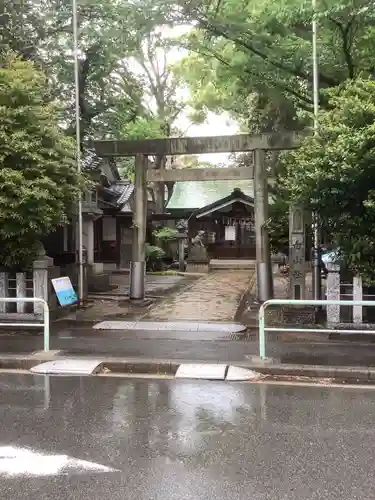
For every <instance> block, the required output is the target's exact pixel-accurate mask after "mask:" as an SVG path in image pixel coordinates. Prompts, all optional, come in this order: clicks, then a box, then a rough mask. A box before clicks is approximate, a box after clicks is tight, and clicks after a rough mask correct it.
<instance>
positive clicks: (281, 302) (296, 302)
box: [259, 299, 375, 359]
mask: <svg viewBox="0 0 375 500" xmlns="http://www.w3.org/2000/svg"><path fill="white" fill-rule="evenodd" d="M327 305H328V306H330V305H332V306H372V307H375V301H373V300H313V299H311V300H303V299H270V300H267V301H266V302H264V303H263V304H262V305H261V306H260V309H259V357H260V359H267V358H266V332H310V333H338V332H342V333H368V332H369V331H371V330H357V329H351V330H344V329H341V328H340V329H337V328H301V327H298V328H284V327H282V326H280V327H279V326H275V327H270V326H266V325H265V310H266V308H267V307H268V306H327Z"/></svg>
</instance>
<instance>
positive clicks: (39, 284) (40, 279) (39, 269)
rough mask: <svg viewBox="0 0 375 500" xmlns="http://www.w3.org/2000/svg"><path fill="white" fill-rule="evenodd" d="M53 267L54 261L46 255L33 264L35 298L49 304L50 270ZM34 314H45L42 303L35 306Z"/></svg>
mask: <svg viewBox="0 0 375 500" xmlns="http://www.w3.org/2000/svg"><path fill="white" fill-rule="evenodd" d="M50 266H53V259H52V258H51V257H47V256H46V255H44V256H40V257H39V258H38V260H35V261H34V264H33V285H34V297H38V298H41V299H44V300H45V301H46V302H48V299H49V296H48V290H49V283H48V268H49V267H50ZM34 314H43V305H42V304H41V303H35V304H34Z"/></svg>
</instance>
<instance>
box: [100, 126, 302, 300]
mask: <svg viewBox="0 0 375 500" xmlns="http://www.w3.org/2000/svg"><path fill="white" fill-rule="evenodd" d="M298 143H299V140H298V136H297V134H296V133H294V132H290V133H274V134H260V135H248V134H242V135H231V136H217V137H187V138H169V139H145V140H104V141H93V143H92V145H93V146H94V148H95V151H96V154H97V155H98V156H100V157H103V158H106V157H107V158H108V157H111V158H113V157H125V156H135V181H134V183H135V214H134V228H133V231H134V232H133V247H132V263H131V277H130V298H131V299H143V298H144V290H145V287H144V279H145V278H144V277H145V242H146V222H147V220H146V218H147V190H146V185H147V182H172V181H208V180H237V179H254V212H255V238H256V272H257V298H258V300H259V301H261V302H263V301H265V300H267V299H269V298H272V296H273V282H272V268H271V258H270V251H269V243H268V232H267V229H266V227H265V223H266V221H267V219H268V176H269V172H268V169H267V165H266V161H265V153H266V151H280V150H289V149H294V148H296V147H298ZM250 151H252V152H253V154H254V162H253V165H252V166H250V167H234V168H233V167H232V168H220V169H212V168H192V169H185V170H183V169H182V170H173V169H172V170H166V169H160V170H153V169H151V168H150V165H149V162H148V156H176V155H186V154H205V153H234V152H250ZM292 220H293V217H291V221H292ZM291 226H292V225H291ZM300 226H301V221H300V220H299V222H298V231H299V233H298V238H299V240H298V245H297V247H298V249H299V250H300V249H301V246H302V247H303V248H304V238H302V239H303V241H301V227H300ZM295 241H296V237H295V235H294V233H293V227H291V228H290V247H291V250H293V249H294V247H293V245H294V244H295ZM292 253H293V255H294V254H295V250H293V252H292ZM297 253H298V254H299V255H298V256H297V261H298V262H300V255H301V252H297ZM293 259H294V257H293ZM291 264H292V263H291ZM291 280H292V281H293V283H294V284H293V285H292V288H291V289H292V291H294V290H296V288H295V285H296V284H297V285H300V284H302V281H301V280H303V282H304V272H302V273H300V272H299V270H298V272H297V274H295V275H293V273H291ZM303 288H304V287H303V286H302V287H300V291H301V293H300V296H302V295H303V292H302V290H303ZM293 295H294V293H293Z"/></svg>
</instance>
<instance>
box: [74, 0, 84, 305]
mask: <svg viewBox="0 0 375 500" xmlns="http://www.w3.org/2000/svg"><path fill="white" fill-rule="evenodd" d="M72 2H73V3H72V9H73V52H74V83H75V116H76V160H77V171H78V173H79V174H80V173H81V170H82V166H81V123H80V109H79V59H78V15H77V0H72ZM77 218H78V266H79V269H78V297H79V302H80V304H82V302H83V299H84V285H83V221H82V194H81V193H80V194H79V197H78V214H77Z"/></svg>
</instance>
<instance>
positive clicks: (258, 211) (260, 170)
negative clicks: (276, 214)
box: [254, 150, 273, 302]
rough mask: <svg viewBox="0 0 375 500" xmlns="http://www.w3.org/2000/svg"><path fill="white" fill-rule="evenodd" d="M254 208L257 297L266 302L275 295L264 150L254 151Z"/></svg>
mask: <svg viewBox="0 0 375 500" xmlns="http://www.w3.org/2000/svg"><path fill="white" fill-rule="evenodd" d="M254 209H255V239H256V261H257V262H256V270H257V298H258V300H259V301H260V302H264V301H266V300H268V299H271V298H272V297H273V280H272V266H271V255H270V250H269V242H268V231H267V228H266V226H265V224H266V222H267V219H268V174H267V167H266V162H265V152H264V151H263V150H256V151H254Z"/></svg>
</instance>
